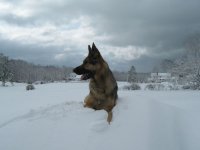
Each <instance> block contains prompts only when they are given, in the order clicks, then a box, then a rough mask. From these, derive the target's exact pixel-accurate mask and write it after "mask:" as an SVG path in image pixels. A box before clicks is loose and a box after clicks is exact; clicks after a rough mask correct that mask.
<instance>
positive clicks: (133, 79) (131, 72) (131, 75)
mask: <svg viewBox="0 0 200 150" xmlns="http://www.w3.org/2000/svg"><path fill="white" fill-rule="evenodd" d="M127 81H128V82H130V83H133V82H137V73H136V70H135V67H134V66H131V69H130V70H129V72H128V77H127Z"/></svg>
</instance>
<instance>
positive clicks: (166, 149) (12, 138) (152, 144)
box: [0, 83, 200, 150]
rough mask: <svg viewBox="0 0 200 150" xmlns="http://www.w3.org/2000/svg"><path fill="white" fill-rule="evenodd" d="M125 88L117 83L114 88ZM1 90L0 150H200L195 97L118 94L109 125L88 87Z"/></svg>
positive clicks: (198, 98)
mask: <svg viewBox="0 0 200 150" xmlns="http://www.w3.org/2000/svg"><path fill="white" fill-rule="evenodd" d="M123 84H124V83H119V87H121V86H123ZM35 88H36V89H35V90H33V91H26V90H25V84H15V86H8V87H0V150H199V149H200V142H199V141H200V92H199V91H146V90H139V91H123V90H120V91H119V92H118V95H119V100H118V104H117V106H116V107H115V108H114V110H113V115H114V118H113V122H112V123H111V124H110V125H108V123H107V122H106V118H107V114H106V112H105V111H103V110H101V111H94V110H92V109H88V108H83V99H84V98H85V96H86V95H87V94H88V92H89V90H88V83H51V84H44V85H35Z"/></svg>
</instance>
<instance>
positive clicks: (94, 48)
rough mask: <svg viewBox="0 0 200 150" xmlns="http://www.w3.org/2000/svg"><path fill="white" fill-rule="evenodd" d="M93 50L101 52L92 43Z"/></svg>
mask: <svg viewBox="0 0 200 150" xmlns="http://www.w3.org/2000/svg"><path fill="white" fill-rule="evenodd" d="M92 50H93V51H99V50H98V49H97V47H96V45H95V44H94V42H93V43H92Z"/></svg>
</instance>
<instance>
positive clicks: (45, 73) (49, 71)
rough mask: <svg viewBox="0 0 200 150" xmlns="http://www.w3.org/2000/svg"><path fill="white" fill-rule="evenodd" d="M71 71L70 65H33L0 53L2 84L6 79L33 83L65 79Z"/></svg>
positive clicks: (0, 78)
mask: <svg viewBox="0 0 200 150" xmlns="http://www.w3.org/2000/svg"><path fill="white" fill-rule="evenodd" d="M71 72H72V68H70V67H65V66H63V67H57V66H51V65H49V66H41V65H35V64H32V63H28V62H26V61H24V60H14V59H9V58H8V57H7V56H4V55H3V54H0V81H2V85H3V86H5V83H6V82H8V81H9V82H11V83H12V82H26V83H33V82H35V81H43V82H52V81H59V80H65V79H67V76H68V75H69V74H70V73H71Z"/></svg>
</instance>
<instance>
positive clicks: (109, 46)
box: [0, 0, 200, 72]
mask: <svg viewBox="0 0 200 150" xmlns="http://www.w3.org/2000/svg"><path fill="white" fill-rule="evenodd" d="M196 32H200V1H199V0H121V1H119V0H98V1H97V0H0V52H2V53H4V54H5V55H7V56H9V57H10V58H15V59H24V60H27V61H29V62H34V63H35V64H43V65H47V64H53V65H66V66H72V67H74V66H76V65H79V64H80V63H81V62H82V60H83V59H84V57H85V56H86V55H87V53H88V50H87V46H88V44H92V42H95V44H96V46H97V47H98V48H99V50H100V52H101V53H102V55H103V57H104V58H105V59H106V60H107V62H108V63H109V64H110V67H111V68H112V69H115V70H121V71H126V70H128V69H129V68H130V66H131V65H135V67H136V70H138V71H145V72H146V71H150V70H151V69H152V67H153V66H154V64H155V63H157V62H158V61H159V60H160V59H163V58H170V57H174V56H176V55H179V54H180V53H181V51H183V49H184V47H183V43H184V40H185V39H186V38H187V37H188V36H190V35H191V34H194V33H196Z"/></svg>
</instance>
